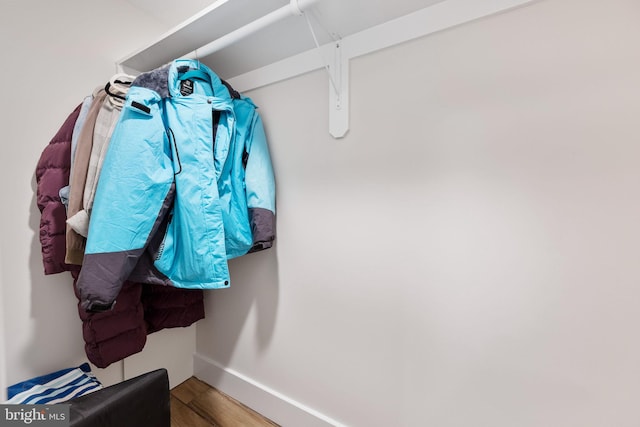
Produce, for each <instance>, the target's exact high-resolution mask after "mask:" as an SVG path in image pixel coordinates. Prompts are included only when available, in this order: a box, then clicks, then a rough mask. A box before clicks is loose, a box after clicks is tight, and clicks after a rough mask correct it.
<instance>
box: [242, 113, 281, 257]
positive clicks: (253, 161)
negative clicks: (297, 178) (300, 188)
mask: <svg viewBox="0 0 640 427" xmlns="http://www.w3.org/2000/svg"><path fill="white" fill-rule="evenodd" d="M254 111H255V110H254ZM245 157H246V170H245V185H246V196H247V208H248V209H249V221H250V223H251V232H252V234H253V245H252V247H251V249H250V250H249V252H257V251H261V250H263V249H268V248H270V247H271V246H272V245H273V241H274V240H275V238H276V200H275V177H274V174H273V166H272V164H271V156H270V155H269V147H268V145H267V137H266V135H265V131H264V127H263V125H262V119H261V118H260V115H259V114H258V112H257V111H255V113H254V116H253V121H252V129H251V136H250V138H249V141H248V142H247V146H246V154H245Z"/></svg>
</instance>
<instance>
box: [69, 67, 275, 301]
mask: <svg viewBox="0 0 640 427" xmlns="http://www.w3.org/2000/svg"><path fill="white" fill-rule="evenodd" d="M274 239H275V180H274V175H273V169H272V166H271V159H270V157H269V150H268V147H267V142H266V137H265V133H264V129H263V126H262V121H261V119H260V116H259V115H258V113H257V111H256V106H255V105H254V104H253V103H252V102H251V100H250V99H249V98H245V97H242V96H240V95H239V94H238V93H237V92H235V91H233V89H231V88H230V87H228V86H227V85H226V84H225V83H224V82H222V81H221V80H220V78H219V77H218V76H217V75H216V74H215V73H213V72H212V71H211V70H210V69H209V68H207V67H206V66H205V65H203V64H199V63H198V62H196V61H193V60H176V61H174V62H172V63H171V64H170V65H169V66H167V67H163V68H160V69H157V70H154V71H152V72H150V73H145V74H142V75H141V76H139V77H138V78H137V79H136V81H134V83H133V85H132V87H131V89H130V90H129V92H128V94H127V100H126V103H125V105H124V107H123V109H122V113H121V115H120V119H119V122H118V124H117V125H116V128H115V130H114V132H113V135H112V137H111V141H110V144H109V149H108V152H107V155H106V157H105V160H104V164H103V169H102V173H101V175H100V180H99V182H98V187H97V190H96V196H95V201H94V206H93V211H92V214H91V218H90V225H89V234H88V237H87V245H86V250H85V257H84V262H83V267H82V271H81V274H80V277H79V279H78V282H77V286H78V291H79V293H80V295H81V300H82V303H81V304H82V307H83V308H84V309H86V310H90V311H101V310H106V309H109V308H110V307H111V306H112V305H113V303H114V301H115V299H116V296H117V295H118V292H119V291H120V288H121V287H122V284H123V282H124V281H125V280H127V279H130V280H135V281H138V282H143V283H154V284H163V285H171V286H175V287H179V288H192V289H214V288H224V287H228V286H229V285H230V279H229V270H228V267H227V259H230V258H233V257H237V256H241V255H244V254H246V253H247V252H250V251H257V250H261V249H266V248H269V247H271V245H272V242H273V240H274Z"/></svg>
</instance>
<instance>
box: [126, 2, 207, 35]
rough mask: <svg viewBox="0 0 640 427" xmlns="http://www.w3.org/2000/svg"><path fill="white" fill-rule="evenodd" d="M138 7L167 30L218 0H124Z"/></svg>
mask: <svg viewBox="0 0 640 427" xmlns="http://www.w3.org/2000/svg"><path fill="white" fill-rule="evenodd" d="M123 1H124V2H126V3H129V4H130V5H132V6H133V7H135V8H136V9H139V10H141V11H142V12H144V13H146V14H148V15H151V16H153V17H154V18H155V19H157V20H158V21H160V22H161V23H162V24H165V25H166V26H167V30H168V29H170V28H172V27H175V26H176V25H178V24H179V23H181V22H182V21H185V20H186V19H188V18H190V17H191V16H193V15H195V14H196V13H198V12H199V11H201V10H202V9H204V8H206V7H207V6H209V5H210V4H212V3H215V2H216V1H217V0H180V1H175V0H172V1H169V0H123Z"/></svg>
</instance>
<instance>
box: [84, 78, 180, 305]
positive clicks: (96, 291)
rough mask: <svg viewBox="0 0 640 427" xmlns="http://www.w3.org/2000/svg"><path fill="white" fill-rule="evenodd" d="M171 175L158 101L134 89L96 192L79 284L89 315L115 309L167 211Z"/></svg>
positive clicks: (170, 161)
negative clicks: (124, 286) (91, 312)
mask: <svg viewBox="0 0 640 427" xmlns="http://www.w3.org/2000/svg"><path fill="white" fill-rule="evenodd" d="M173 174H174V171H173V163H172V160H171V150H170V147H169V143H168V137H167V135H166V132H165V127H164V124H163V119H162V111H161V99H160V96H159V95H158V94H157V93H156V92H154V91H152V90H149V89H145V88H139V87H132V88H131V89H130V90H129V93H128V95H127V101H126V103H125V105H124V107H123V109H122V113H121V115H120V119H119V121H118V123H117V125H116V128H115V130H114V132H113V135H112V137H111V141H110V144H109V147H108V151H107V154H106V156H105V160H104V164H103V168H102V172H101V175H100V180H99V182H98V186H97V189H96V195H95V200H94V206H93V211H92V213H91V219H90V223H89V235H88V237H87V245H86V249H85V256H84V262H83V266H82V271H81V272H80V276H79V278H78V281H77V287H78V292H79V294H80V299H81V306H82V308H84V309H85V310H88V311H102V310H107V309H109V308H111V306H112V305H113V303H114V301H115V299H116V297H117V295H118V293H119V291H120V289H121V288H122V285H123V283H124V281H125V280H126V279H127V278H128V277H129V276H130V274H131V272H132V271H133V269H134V268H135V266H136V264H137V262H138V260H139V259H140V257H141V256H142V255H143V253H144V251H145V248H146V247H147V245H148V244H149V240H150V239H151V237H152V236H153V233H154V231H155V230H157V228H158V226H159V224H160V222H161V221H162V219H163V217H164V215H166V213H167V211H168V209H169V206H170V199H171V197H172V195H173V191H174V188H175V186H174V184H173Z"/></svg>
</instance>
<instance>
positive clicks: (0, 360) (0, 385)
mask: <svg viewBox="0 0 640 427" xmlns="http://www.w3.org/2000/svg"><path fill="white" fill-rule="evenodd" d="M0 307H4V292H3V286H2V246H0ZM3 311H4V308H3ZM4 334H5V333H4V316H3V315H0V402H4V401H5V400H6V399H7V369H6V364H5V362H4V359H5V356H4V354H5V339H4Z"/></svg>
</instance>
